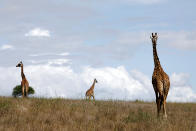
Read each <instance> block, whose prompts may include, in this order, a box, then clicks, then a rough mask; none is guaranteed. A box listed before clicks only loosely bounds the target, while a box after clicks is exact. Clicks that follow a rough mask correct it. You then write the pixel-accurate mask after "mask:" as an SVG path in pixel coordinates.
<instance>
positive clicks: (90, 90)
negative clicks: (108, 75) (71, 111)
mask: <svg viewBox="0 0 196 131" xmlns="http://www.w3.org/2000/svg"><path fill="white" fill-rule="evenodd" d="M95 83H98V82H97V80H96V79H94V82H93V84H92V86H91V87H90V89H88V90H87V91H86V99H87V97H88V98H89V100H90V99H91V97H93V100H95V96H94V88H95Z"/></svg>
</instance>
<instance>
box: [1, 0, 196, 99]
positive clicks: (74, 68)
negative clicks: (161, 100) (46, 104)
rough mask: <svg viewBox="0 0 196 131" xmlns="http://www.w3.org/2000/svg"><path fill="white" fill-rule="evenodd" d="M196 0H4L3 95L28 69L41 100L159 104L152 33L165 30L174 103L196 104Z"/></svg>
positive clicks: (162, 46) (165, 63) (163, 50)
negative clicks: (90, 93) (90, 92)
mask: <svg viewBox="0 0 196 131" xmlns="http://www.w3.org/2000/svg"><path fill="white" fill-rule="evenodd" d="M195 5H196V1H195V0H189V1H184V0H170V1H169V0H74V1H73V0H28V1H27V0H17V1H16V0H15V1H13V0H12V1H11V0H1V1H0V18H1V20H0V72H1V73H0V89H1V92H0V95H1V96H11V93H12V89H13V87H14V86H15V85H18V84H20V81H21V77H20V69H19V68H16V67H15V66H16V64H17V63H18V62H19V61H20V60H22V61H23V63H24V71H25V75H26V77H27V80H28V81H29V83H30V85H31V86H32V87H34V89H35V91H36V94H35V96H36V97H64V98H84V94H85V91H86V90H87V89H88V88H89V87H90V86H91V84H92V81H93V79H94V78H97V80H98V84H96V87H95V97H96V99H120V100H135V99H140V100H145V101H152V100H154V99H155V95H154V91H153V87H152V84H151V77H152V72H153V68H154V67H153V66H154V64H153V56H152V43H151V40H150V34H151V33H152V32H158V35H159V39H158V45H157V48H158V49H157V50H158V54H159V58H160V61H161V65H162V67H163V69H164V70H165V72H167V74H168V75H169V76H170V81H171V89H170V92H169V95H168V101H176V102H196V81H195V79H196V70H195V69H194V68H195V67H196V62H195V58H196V37H195V36H196V14H195V12H196V9H195Z"/></svg>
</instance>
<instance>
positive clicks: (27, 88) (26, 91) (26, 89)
mask: <svg viewBox="0 0 196 131" xmlns="http://www.w3.org/2000/svg"><path fill="white" fill-rule="evenodd" d="M28 91H29V85H26V86H25V93H26V94H25V96H26V97H28Z"/></svg>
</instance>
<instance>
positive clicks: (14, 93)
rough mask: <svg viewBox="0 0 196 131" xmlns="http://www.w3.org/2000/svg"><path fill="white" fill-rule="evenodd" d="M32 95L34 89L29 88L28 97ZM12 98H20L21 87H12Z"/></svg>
mask: <svg viewBox="0 0 196 131" xmlns="http://www.w3.org/2000/svg"><path fill="white" fill-rule="evenodd" d="M34 93H35V91H34V89H33V88H32V87H31V86H29V91H28V95H30V94H34ZM12 96H14V97H18V96H22V87H21V85H17V86H16V87H14V89H13V92H12Z"/></svg>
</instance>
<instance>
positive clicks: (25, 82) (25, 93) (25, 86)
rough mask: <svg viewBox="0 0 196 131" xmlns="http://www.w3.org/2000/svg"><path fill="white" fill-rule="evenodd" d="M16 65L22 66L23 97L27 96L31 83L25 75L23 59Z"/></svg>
mask: <svg viewBox="0 0 196 131" xmlns="http://www.w3.org/2000/svg"><path fill="white" fill-rule="evenodd" d="M16 67H21V77H22V81H21V87H22V97H23V98H24V97H27V96H28V91H29V83H28V81H27V79H26V77H25V74H24V72H23V63H22V61H20V62H19V63H18V64H17V65H16Z"/></svg>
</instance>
